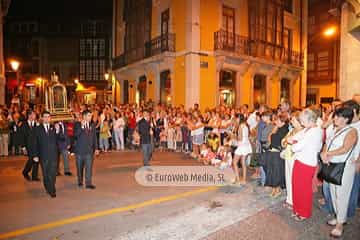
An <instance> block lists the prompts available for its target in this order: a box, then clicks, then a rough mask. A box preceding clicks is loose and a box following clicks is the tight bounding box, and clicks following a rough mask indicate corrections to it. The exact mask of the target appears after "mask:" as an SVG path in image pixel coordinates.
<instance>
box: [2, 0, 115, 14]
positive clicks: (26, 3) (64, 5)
mask: <svg viewBox="0 0 360 240" xmlns="http://www.w3.org/2000/svg"><path fill="white" fill-rule="evenodd" d="M112 2H113V1H112V0H12V1H11V4H10V8H9V12H8V17H52V16H54V17H62V16H63V17H64V18H71V17H76V16H88V17H91V16H93V17H96V16H108V17H111V16H112Z"/></svg>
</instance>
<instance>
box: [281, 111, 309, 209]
mask: <svg viewBox="0 0 360 240" xmlns="http://www.w3.org/2000/svg"><path fill="white" fill-rule="evenodd" d="M300 113H301V112H300V111H296V112H294V113H292V114H291V119H290V124H291V126H292V130H291V131H290V132H289V133H288V135H286V137H285V138H284V139H283V140H282V143H281V145H282V147H283V148H284V150H283V151H281V153H280V157H281V158H282V159H284V160H285V183H286V200H285V203H284V207H286V208H288V209H289V210H292V207H293V200H292V199H293V198H292V173H293V168H294V161H295V159H294V153H293V152H292V150H291V146H292V144H293V143H296V142H297V141H298V139H301V138H302V137H303V131H302V130H303V127H302V125H301V123H300Z"/></svg>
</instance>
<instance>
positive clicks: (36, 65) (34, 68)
mask: <svg viewBox="0 0 360 240" xmlns="http://www.w3.org/2000/svg"><path fill="white" fill-rule="evenodd" d="M39 65H40V62H39V60H37V59H34V60H32V67H31V73H35V74H37V73H39V72H40V71H39V70H40V66H39Z"/></svg>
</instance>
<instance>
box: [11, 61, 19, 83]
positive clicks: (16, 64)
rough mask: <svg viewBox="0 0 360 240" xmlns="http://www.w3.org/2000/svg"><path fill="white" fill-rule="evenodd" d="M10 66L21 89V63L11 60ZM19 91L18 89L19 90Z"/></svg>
mask: <svg viewBox="0 0 360 240" xmlns="http://www.w3.org/2000/svg"><path fill="white" fill-rule="evenodd" d="M10 66H11V69H12V70H13V71H14V72H15V74H16V75H15V76H16V85H17V86H18V87H19V84H20V83H19V71H18V70H19V68H20V62H19V61H17V60H14V59H12V60H10ZM17 90H18V89H17Z"/></svg>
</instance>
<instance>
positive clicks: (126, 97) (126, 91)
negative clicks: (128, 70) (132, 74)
mask: <svg viewBox="0 0 360 240" xmlns="http://www.w3.org/2000/svg"><path fill="white" fill-rule="evenodd" d="M123 93H124V94H123V96H124V99H123V100H124V104H127V103H129V81H128V80H124V91H123Z"/></svg>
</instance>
